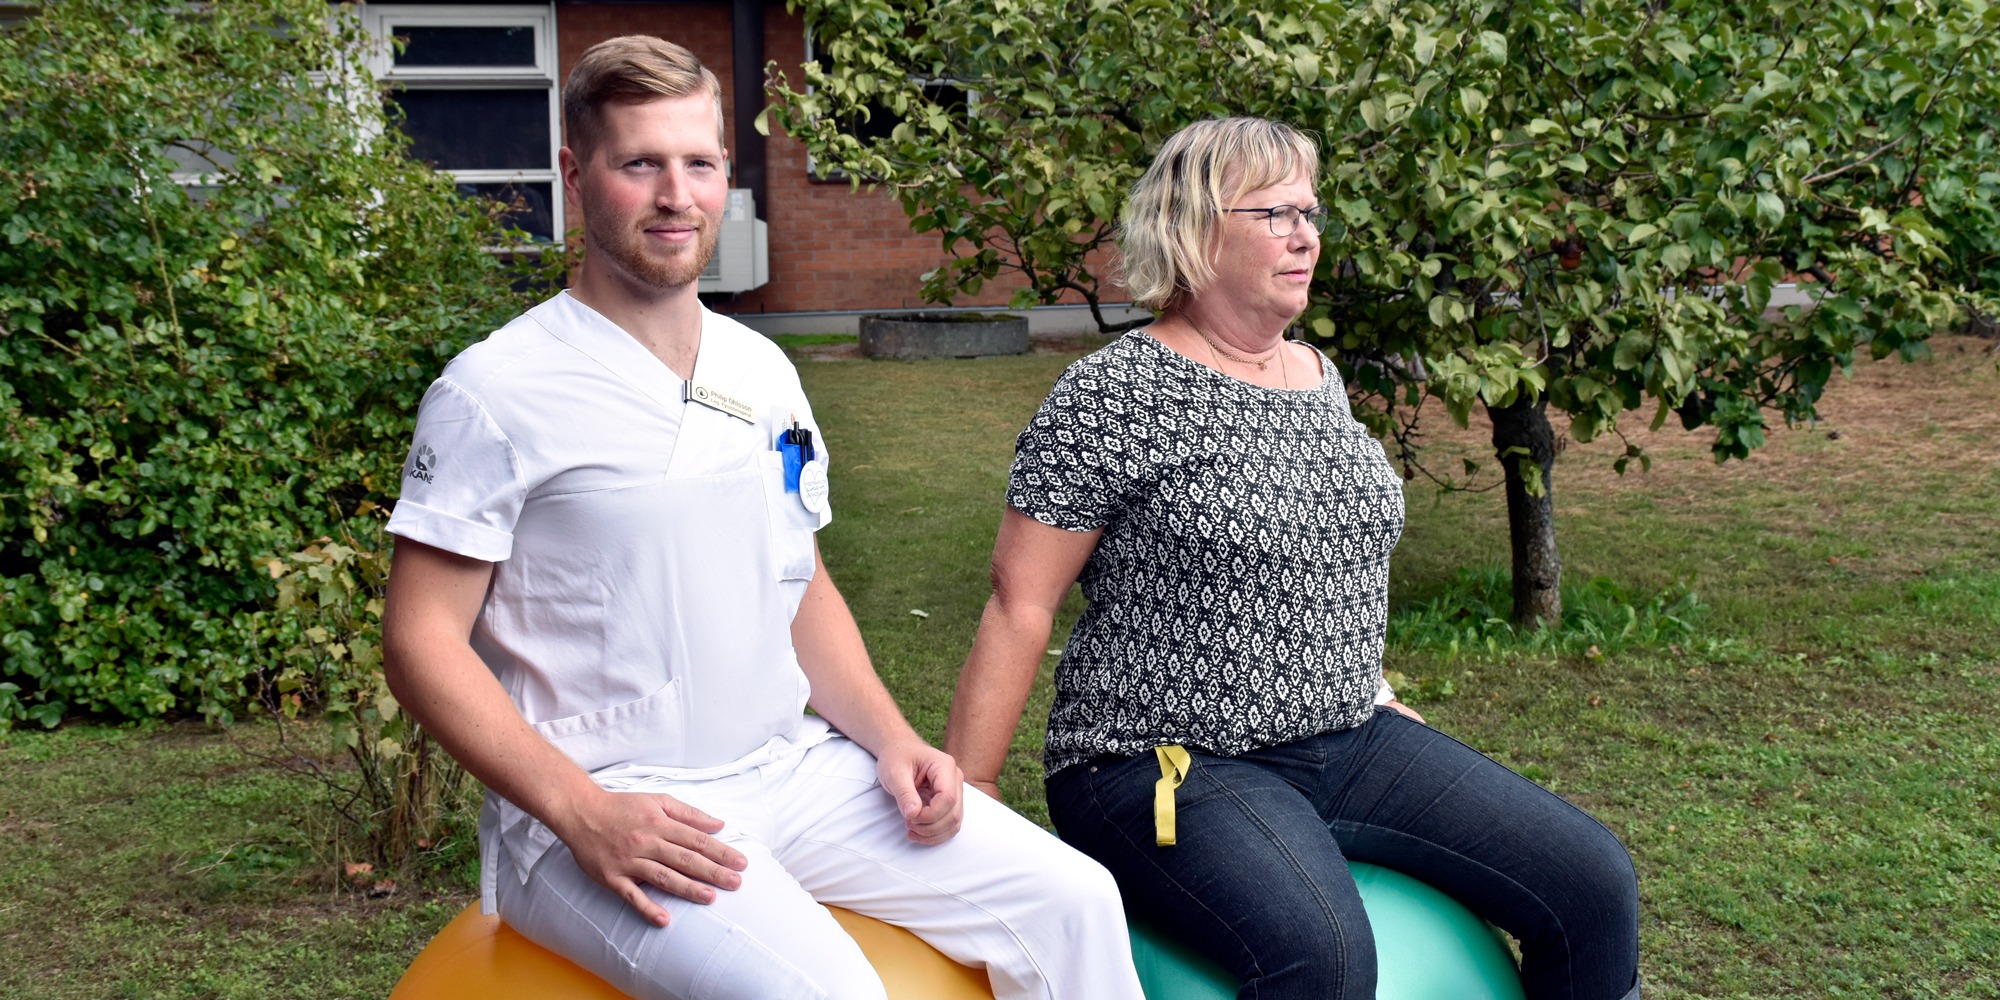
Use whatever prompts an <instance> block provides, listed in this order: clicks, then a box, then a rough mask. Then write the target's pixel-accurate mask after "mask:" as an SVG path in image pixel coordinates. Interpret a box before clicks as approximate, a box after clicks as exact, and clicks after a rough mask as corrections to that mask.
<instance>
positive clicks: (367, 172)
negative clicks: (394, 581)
mask: <svg viewBox="0 0 2000 1000" xmlns="http://www.w3.org/2000/svg"><path fill="white" fill-rule="evenodd" d="M341 11H342V9H341V8H337V7H329V6H328V5H327V4H325V3H323V2H321V0H232V2H230V3H225V4H210V5H205V6H201V7H198V8H197V7H182V6H180V5H177V4H156V3H152V2H148V0H66V2H63V3H53V4H47V5H45V6H44V7H43V8H42V10H41V12H40V13H39V14H38V16H36V17H35V18H33V19H31V20H29V21H27V22H25V23H23V24H21V25H17V26H15V27H13V28H9V29H6V30H0V218H4V219H5V221H4V222H0V650H4V666H0V682H4V683H0V727H4V726H7V725H10V724H12V723H13V722H15V721H18V720H22V719H33V720H36V721H39V722H41V723H43V724H45V725H53V724H54V723H55V722H56V721H58V720H59V719H60V718H62V717H63V716H64V715H65V714H68V713H72V712H77V711H85V712H93V713H107V714H111V715H116V716H123V717H128V718H139V717H147V716H156V715H161V714H166V713H172V712H179V711H189V710H200V711H203V712H205V713H209V714H211V715H226V714H227V713H228V711H229V709H230V707H231V706H232V705H234V704H238V703H240V702H241V700H242V699H243V698H244V696H245V695H246V693H247V688H246V683H245V679H246V678H247V677H248V676H250V675H251V673H252V672H253V671H254V670H255V669H257V668H258V667H260V666H263V664H260V663H259V662H258V660H257V652H256V651H257V648H258V647H257V641H258V640H257V633H258V632H259V630H260V628H262V627H263V625H262V624H261V623H262V620H263V618H265V617H266V616H267V615H268V611H267V610H260V608H262V607H263V606H264V605H268V603H269V601H270V600H271V599H272V598H273V597H274V588H273V581H272V580H271V578H270V577H269V576H268V575H260V574H258V573H256V572H254V571H253V567H252V561H253V559H255V558H257V557H258V556H260V555H262V554H266V553H271V552H286V551H292V550H294V549H296V548H298V547H299V545H300V544H301V543H302V542H303V541H304V540H306V539H311V538H315V537H318V536H321V535H326V534H329V533H330V529H331V528H332V526H333V525H335V524H337V523H338V521H339V520H340V518H341V517H343V516H344V515H346V514H350V513H352V512H353V511H354V509H355V508H356V506H357V504H358V503H359V501H360V500H361V499H362V498H363V497H365V496H378V497H379V496H384V495H389V494H393V492H394V491H395V489H396V486H397V483H398V477H399V472H398V467H399V464H400V461H401V456H402V452H403V449H404V448H405V447H406V442H407V434H408V432H409V426H410V421H411V419H412V417H413V413H414V410H415V404H416V401H417V399H418V398H419V396H420V394H421V393H422V391H423V388H424V386H425V384H426V383H427V382H428V381H429V380H430V379H431V378H432V377H433V376H434V375H435V373H436V372H437V371H438V370H439V369H440V368H441V367H442V365H443V363H444V361H445V360H446V359H448V358H449V357H450V356H451V355H452V354H454V353H456V352H457V351H458V350H459V349H460V348H462V347H463V346H464V345H465V344H466V343H468V342H470V341H471V340H472V339H474V338H476V337H478V336H480V335H481V334H483V333H484V332H486V331H488V330H490V329H492V328H493V327H494V326H496V325H498V322H499V321H500V320H501V319H502V318H504V317H505V316H506V315H507V314H509V313H511V312H514V311H516V310H517V309H518V308H519V302H518V301H517V296H516V295H515V294H514V293H513V292H512V291H511V290H510V289H511V288H512V287H513V286H512V285H510V281H511V280H512V278H511V276H510V273H509V272H510V268H511V267H512V265H510V264H509V263H507V261H508V260H509V259H510V255H504V254H495V253H492V252H490V250H489V248H492V247H495V246H503V245H506V244H508V243H509V242H510V238H509V237H508V236H507V234H505V233H504V232H502V231H501V229H500V228H499V226H498V224H497V223H496V222H495V221H494V219H493V218H492V217H491V213H490V212H488V211H486V210H485V209H483V208H479V207H475V206H474V204H473V203H470V202H467V201H465V200H463V199H461V198H459V197H457V196H456V195H455V194H454V192H453V190H452V187H451V185H450V182H449V181H448V180H446V179H443V178H441V177H439V176H438V175H436V174H434V173H433V172H432V171H431V170H429V169H428V168H427V167H425V166H424V165H422V164H419V163H416V162H413V161H411V160H410V159H409V158H408V157H407V156H406V155H404V153H403V141H402V140H401V138H400V136H399V134H398V133H397V132H396V131H395V130H394V129H388V128H384V122H383V120H382V108H383V105H382V101H381V100H380V95H379V93H378V92H377V89H376V86H375V84H374V83H373V81H372V80H371V79H370V78H369V77H368V76H367V74H366V73H365V71H364V70H362V69H360V68H359V67H360V60H359V58H358V54H359V53H361V52H362V46H364V45H365V44H367V39H366V37H365V36H364V35H363V34H362V32H361V31H360V29H359V27H358V25H357V24H356V21H358V19H356V18H351V17H346V16H343V15H342V13H341Z"/></svg>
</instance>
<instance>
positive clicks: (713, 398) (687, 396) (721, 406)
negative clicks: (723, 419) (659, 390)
mask: <svg viewBox="0 0 2000 1000" xmlns="http://www.w3.org/2000/svg"><path fill="white" fill-rule="evenodd" d="M681 401H682V402H686V403H700V404H701V405H703V406H706V407H708V408H709V409H711V410H720V411H722V412H724V413H727V414H729V415H730V416H732V417H735V418H736V419H738V420H741V421H744V422H745V423H753V424H754V423H756V422H757V408H756V407H755V406H752V405H750V401H749V400H746V399H739V398H737V397H735V396H731V395H730V394H728V393H726V392H722V391H720V390H716V389H711V388H709V387H708V386H705V385H702V384H701V383H700V382H696V381H695V380H693V379H689V380H688V382H687V385H686V386H684V387H683V388H682V389H681Z"/></svg>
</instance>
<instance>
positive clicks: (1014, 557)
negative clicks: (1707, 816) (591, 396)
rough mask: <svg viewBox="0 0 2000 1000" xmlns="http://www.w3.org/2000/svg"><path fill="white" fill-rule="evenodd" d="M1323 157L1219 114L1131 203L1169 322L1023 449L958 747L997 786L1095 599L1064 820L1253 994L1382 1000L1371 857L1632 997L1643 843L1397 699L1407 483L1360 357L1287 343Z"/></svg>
mask: <svg viewBox="0 0 2000 1000" xmlns="http://www.w3.org/2000/svg"><path fill="white" fill-rule="evenodd" d="M1317 164H1318V153H1317V150H1316V149H1315V148H1314V146H1313V143H1312V141H1311V140H1310V139H1308V138H1307V137H1305V136H1304V135H1302V134H1300V133H1299V132H1298V131H1296V130H1295V129H1292V128H1290V127H1288V126H1286V125H1283V124H1280V123H1277V122H1271V121H1264V120H1260V119H1252V118H1231V119H1225V120H1217V121H1205V122H1200V123H1197V124H1195V125H1191V126H1189V127H1188V128H1186V129H1183V130H1182V131H1181V132H1179V133H1177V134H1176V135H1174V136H1173V137H1172V138H1170V139H1169V140H1168V141H1167V142H1166V144H1165V145H1164V146H1163V147H1162V148H1161V150H1160V153H1159V155H1158V157H1157V158H1156V159H1155V160H1154V162H1153V164H1152V165H1151V167H1150V168H1149V169H1148V170H1147V171H1146V173H1145V175H1144V176H1143V177H1141V178H1140V180H1139V181H1138V183H1137V185H1136V186H1135V187H1134V189H1133V191H1132V195H1131V199H1130V201H1129V203H1128V206H1127V208H1126V212H1125V218H1124V225H1123V231H1122V237H1121V242H1122V249H1123V252H1124V257H1125V267H1126V277H1127V285H1128V288H1129V290H1130V291H1131V292H1132V295H1133V297H1134V299H1135V300H1137V301H1138V302H1139V303H1140V304H1142V305H1145V306H1147V307H1149V308H1151V309H1153V310H1154V311H1155V312H1156V313H1157V314H1158V316H1159V319H1158V320H1157V321H1156V322H1154V323H1153V324H1152V325H1150V326H1148V327H1146V328H1145V329H1142V330H1137V331H1134V332H1132V333H1128V334H1126V335H1125V336H1124V337H1123V338H1121V339H1119V340H1117V341H1115V342H1113V343H1111V344H1110V345H1108V346H1106V347H1105V348H1103V349H1102V350H1100V351H1098V352H1096V353H1095V354H1092V355H1091V356H1089V357H1087V358H1085V359H1083V360H1081V361H1079V362H1077V363H1076V364H1074V365H1072V366H1071V367H1070V368H1069V370H1068V371H1066V372H1064V373H1063V375H1062V377H1061V378H1060V379H1059V380H1057V382H1056V385H1055V388H1054V389H1053V390H1052V391H1051V392H1050V393H1049V397H1048V399H1047V400H1046V401H1045V402H1044V403H1043V404H1042V407H1041V409H1040V411H1039V412H1037V413H1036V414H1035V417H1034V419H1033V421H1032V422H1031V423H1030V424H1029V425H1028V428H1027V429H1026V430H1025V431H1023V432H1022V434H1021V437H1020V441H1019V445H1018V450H1017V454H1016V457H1015V460H1014V467H1013V471H1012V475H1011V478H1010V481H1009V484H1008V490H1007V509H1006V511H1005V512H1004V514H1003V515H1002V521H1001V526H1000V533H999V537H998V539H997V541H996V542H995V545H994V552H993V597H992V599H991V600H990V601H989V602H988V604H987V606H986V611H985V615H984V617H983V619H982V621H981V624H980V629H979V635H978V638H977V640H976V641H975V643H974V646H973V650H972V654H971V656H970V658H969V659H968V661H967V663H966V665H965V671H964V674H963V676H962V677H961V679H960V684H959V689H958V693H957V696H956V699H955V701H954V703H953V706H952V713H951V723H950V729H949V731H948V733H947V735H946V740H945V747H946V750H947V751H948V752H949V753H951V754H952V755H953V756H954V757H955V758H956V759H957V760H958V762H959V765H960V767H961V768H963V770H964V772H965V774H966V777H967V779H968V780H969V781H970V783H971V784H973V785H975V786H977V787H979V788H982V789H984V790H985V791H986V792H987V793H988V794H997V791H998V789H997V787H996V785H995V784H994V782H995V779H996V778H997V776H998V774H999V772H1000V767H1001V764H1002V762H1003V760H1004V758H1005V755H1006V751H1007V747H1008V744H1009V742H1010V740H1011V737H1012V735H1013V732H1014V728H1015V725H1016V723H1017V722H1018V720H1019V718H1020V714H1021V709H1022V706H1023V704H1024V703H1025V701H1026V698H1027V695H1028V691H1029V688H1030V687H1031V685H1032V683H1033V681H1034V678H1035V674H1036V668H1037V665H1038V664H1039V662H1040V660H1041V657H1042V654H1043V650H1044V649H1045V648H1046V645H1047V641H1048V639H1049V634H1050V629H1051V625H1052V623H1053V620H1054V617H1055V613H1056V608H1057V606H1058V604H1060V602H1061V601H1062V598H1063V596H1064V594H1065V593H1066V592H1067V591H1068V589H1069V586H1070V583H1071V582H1072V581H1080V582H1081V583H1082V586H1083V592H1084V596H1085V597H1086V598H1087V599H1088V601H1089V606H1088V608H1087V610H1086V611H1085V612H1084V614H1083V617H1082V618H1081V619H1080V620H1079V621H1078V622H1077V625H1076V628H1075V631H1074V632H1073V633H1072V634H1071V635H1070V637H1069V640H1068V641H1067V642H1066V643H1065V644H1064V650H1063V655H1062V661H1061V664H1060V665H1059V666H1058V667H1057V669H1056V697H1055V704H1054V707H1053V708H1052V710H1051V712H1050V714H1049V727H1048V742H1047V756H1046V766H1047V769H1048V778H1047V788H1048V802H1049V814H1050V816H1051V817H1052V818H1053V819H1054V820H1055V824H1056V828H1057V830H1058V831H1059V832H1060V833H1061V835H1062V837H1063V839H1064V840H1066V841H1068V842H1069V843H1071V844H1073V845H1075V846H1076V847H1078V848H1080V849H1081V850H1083V852H1084V853H1086V854H1089V855H1091V856H1092V857H1094V858H1096V859H1097V860H1098V861H1100V862H1102V863H1103V864H1104V865H1105V867H1107V868H1109V869H1110V870H1111V872H1112V875H1113V876H1114V877H1115V878H1116V879H1117V880H1118V884H1119V888H1120V891H1121V892H1122V893H1123V894H1124V896H1125V900H1126V904H1127V905H1128V907H1130V908H1131V909H1133V910H1134V911H1135V912H1141V913H1145V914H1147V915H1148V916H1149V917H1151V918H1152V919H1153V920H1154V921H1156V922H1157V923H1159V924H1160V925H1162V927H1163V929H1164V930H1165V931H1166V932H1167V933H1169V934H1170V935H1172V936H1174V937H1177V938H1179V939H1180V940H1182V941H1183V942H1185V943H1186V944H1187V945H1189V946H1190V947H1192V948H1194V949H1195V950H1196V951H1197V952H1200V953H1202V954H1204V955H1206V956H1208V957H1209V958H1211V959H1213V960H1214V961H1216V962H1217V963H1218V964H1220V965H1221V966H1222V967H1224V968H1225V969H1227V970H1229V971H1230V972H1231V973H1233V974H1234V975H1235V976H1236V977H1237V978H1238V979H1239V980H1240V981H1242V983H1243V987H1242V992H1241V993H1240V994H1239V996H1241V997H1245V998H1249V997H1256V998H1260V1000H1272V998H1299V1000H1305V998H1313V1000H1325V998H1329V997H1340V998H1369V997H1373V996H1374V994H1375V980H1376V968H1375V949H1374V942H1373V938H1372V937H1371V935H1370V931H1369V927H1368V918H1367V914H1366V913H1365V912H1364V911H1363V910H1362V907H1361V900H1360V896H1359V893H1358V892H1357V890H1356V888H1355V884H1354V879H1353V877H1352V875H1351V874H1350V872H1349V870H1348V867H1347V862H1348V860H1349V859H1353V860H1356V861H1366V862H1370V863H1374V864H1379V865H1383V866H1386V867H1390V868H1395V869H1399V870H1401V871H1403V872H1405V873H1408V874H1410V875H1413V876H1415V877H1417V878H1419V879H1422V880H1423V881H1425V882H1428V883H1430V884H1431V885H1434V886H1436V887H1438V888H1440V889H1442V890H1444V891H1445V892H1446V893H1448V894H1450V895H1451V896H1453V897H1455V898H1456V899H1458V900H1459V901H1460V902H1462V903H1464V904H1466V905H1467V906H1468V907H1470V908H1471V909H1472V910H1474V911H1475V912H1477V913H1478V914H1480V915H1481V916H1483V917H1485V918H1486V919H1488V920H1491V921H1492V922H1494V923H1496V924H1498V925H1499V926H1500V927H1502V928H1505V929H1506V930H1507V931H1508V932H1509V933H1511V934H1513V935H1514V936H1515V937H1516V938H1518V939H1519V940H1520V942H1521V947H1522V956H1523V963H1522V970H1521V972H1522V979H1523V983H1524V985H1525V986H1526V988H1527V994H1528V996H1529V997H1531V998H1536V1000H1556V998H1575V1000H1617V998H1625V997H1635V996H1636V995H1637V993H1638V957H1639V945H1638V887H1637V881H1636V878H1635V875H1634V873H1633V868H1632V863H1631V860H1630V858H1629V857H1628V856H1627V855H1626V852H1625V849H1624V848H1623V847H1622V846H1621V845H1620V844H1619V842H1618V840H1617V838H1616V837H1614V836H1613V835H1612V834H1611V833H1610V832H1609V831H1608V830H1606V829H1605V828H1604V827H1603V826H1602V825H1601V824H1599V823H1598V822H1597V821H1596V820H1594V819H1592V818H1591V817H1589V816H1588V815H1586V814H1584V813H1583V812H1581V811H1580V810H1578V809H1576V808H1575V807H1573V806H1571V805H1570V804H1569V803H1567V802H1564V801H1563V800H1562V799H1560V798H1558V797H1556V796H1555V795H1553V794H1551V793H1549V792H1548V791H1546V790H1544V789H1542V788H1540V787H1539V786H1537V785H1535V784H1534V783H1533V782H1530V781H1528V780H1527V779H1525V778H1522V777H1520V776H1519V775H1516V774H1514V773H1513V772H1512V771H1509V770H1508V769H1507V768H1505V767H1503V766H1501V765H1500V764H1497V763H1495V762H1494V761H1492V760H1490V759H1488V758H1486V757H1485V756H1482V755H1481V754H1479V753H1478V752H1476V751H1474V750H1472V749H1471V748H1469V747H1467V746H1465V745H1464V744H1461V743H1459V742H1457V741H1456V740H1453V739H1451V738H1450V737H1448V736H1445V735H1444V734H1442V733H1440V732H1438V731H1437V730H1435V729H1432V728H1430V727H1428V726H1426V725H1424V724H1423V721H1422V720H1421V719H1420V718H1419V717H1418V716H1417V714H1416V713H1415V712H1413V711H1410V710H1409V709H1408V708H1405V707H1403V706H1402V705H1401V704H1400V703H1398V702H1397V701H1396V700H1395V696H1394V692H1392V691H1390V690H1389V687H1388V685H1387V684H1385V683H1384V682H1383V680H1382V643H1383V631H1384V625H1385V620H1386V616H1387V585H1388V572H1389V555H1390V551H1391V550H1392V549H1393V548H1394V547H1395V544H1396V540H1397V537H1398V536H1399V534H1400V533H1401V531H1402V527H1403V495H1402V483H1401V480H1400V479H1399V478H1398V477H1397V475H1396V474H1395V472H1394V470H1393V469H1391V467H1390V466H1389V463H1388V460H1387V458H1386V457H1385V455H1384V454H1383V451H1382V447H1381V445H1380V444H1379V443H1378V442H1376V441H1375V440H1374V439H1372V438H1371V437H1369V435H1368V434H1367V432H1366V431H1365V430H1364V429H1363V428H1362V427H1361V425H1360V424H1358V423H1356V422H1355V420H1354V418H1353V416H1352V414H1351V413H1350V412H1349V409H1348V404H1347V397H1346V395H1345V393H1344V391H1343V389H1342V386H1341V381H1340V377H1339V374H1338V373H1337V372H1336V371H1335V370H1334V367H1333V365H1332V363H1331V362H1330V361H1328V359H1327V358H1326V357H1325V356H1324V355H1322V354H1320V353H1319V352H1318V351H1315V350H1313V349H1312V348H1310V347H1307V346H1306V345H1304V344H1301V343H1298V342H1296V341H1290V340H1286V339H1285V336H1284V334H1285V330H1286V328H1287V327H1289V326H1290V325H1291V323H1292V322H1293V320H1294V319H1296V318H1297V317H1298V315H1299V314H1300V313H1301V312H1303V311H1304V310H1305V308H1306V303H1307V294H1308V287H1309V285H1310V283H1311V280H1312V276H1313V269H1314V267H1315V265H1316V263H1317V261H1318V258H1319V251H1320V243H1319V232H1320V229H1321V227H1323V226H1324V225H1325V221H1326V208H1325V206H1323V205H1322V204H1321V203H1320V200H1319V197H1318V195H1317V193H1316V181H1317V176H1316V173H1317ZM1163 777H1164V778H1166V779H1167V780H1166V782H1165V785H1166V788H1167V789H1168V792H1166V793H1163V792H1162V791H1161V784H1162V778H1163ZM1177 779H1179V780H1181V783H1180V784H1179V785H1178V787H1177V788H1175V787H1173V784H1174V781H1175V780H1177Z"/></svg>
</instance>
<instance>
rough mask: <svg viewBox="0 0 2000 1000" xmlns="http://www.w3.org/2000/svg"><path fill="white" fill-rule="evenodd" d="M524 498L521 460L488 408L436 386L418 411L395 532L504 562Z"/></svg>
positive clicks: (452, 387) (392, 522) (450, 387)
mask: <svg viewBox="0 0 2000 1000" xmlns="http://www.w3.org/2000/svg"><path fill="white" fill-rule="evenodd" d="M526 497H527V488H526V485H525V483H524V482H523V480H522V475H521V463H520V459H519V456H517V455H516V454H515V451H514V446H513V444H512V443H510V442H509V441H508V440H507V437H506V435H505V434H504V433H502V432H501V430H500V428H499V426H498V425H497V424H495V423H494V421H493V418H492V417H491V416H489V415H488V414H487V412H486V409H485V408H484V407H482V406H480V405H479V401H478V400H476V399H474V398H473V397H472V396H471V395H470V394H469V393H467V392H466V391H465V390H464V389H462V388H460V387H459V386H458V385H456V384H454V383H452V382H449V381H446V380H445V379H438V380H437V381H435V382H433V383H431V388H430V391H429V392H426V393H424V401H423V405H422V406H421V407H419V408H418V410H417V432H416V435H415V440H414V442H413V443H412V445H411V447H410V456H409V458H408V459H407V460H405V462H404V463H403V489H402V497H401V499H399V500H397V501H396V512H395V514H394V515H393V516H391V517H390V518H389V531H390V532H391V533H393V534H395V535H397V536H399V537H402V538H408V539H410V540H412V541H417V542H422V543H424V544H425V545H433V546H436V547H438V548H440V549H444V550H445V551H447V552H455V553H457V554H459V555H462V556H466V557H468V558H472V559H478V560H482V561H484V562H500V561H502V560H505V559H506V558H507V557H508V555H510V554H511V553H512V552H513V549H514V523H515V521H516V520H517V519H519V517H520V516H521V505H522V503H523V501H524V500H525V499H526Z"/></svg>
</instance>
